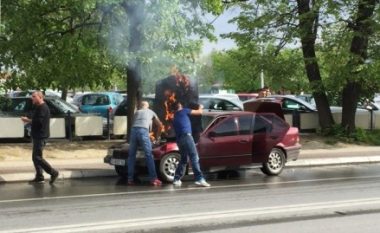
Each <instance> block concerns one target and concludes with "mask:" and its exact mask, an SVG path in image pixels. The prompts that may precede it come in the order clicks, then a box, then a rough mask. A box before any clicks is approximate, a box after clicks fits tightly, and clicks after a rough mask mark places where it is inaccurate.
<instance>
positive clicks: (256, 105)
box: [244, 101, 285, 120]
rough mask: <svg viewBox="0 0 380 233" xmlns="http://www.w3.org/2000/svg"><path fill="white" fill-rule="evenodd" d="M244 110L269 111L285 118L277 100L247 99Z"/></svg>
mask: <svg viewBox="0 0 380 233" xmlns="http://www.w3.org/2000/svg"><path fill="white" fill-rule="evenodd" d="M244 111H249V112H271V113H274V114H276V115H277V116H279V117H281V118H282V119H284V120H285V117H284V113H283V111H282V108H281V104H280V103H278V102H261V101H248V102H245V103H244Z"/></svg>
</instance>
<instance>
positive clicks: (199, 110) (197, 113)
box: [190, 104, 203, 115]
mask: <svg viewBox="0 0 380 233" xmlns="http://www.w3.org/2000/svg"><path fill="white" fill-rule="evenodd" d="M202 112H203V105H202V104H200V105H199V107H198V109H196V110H194V109H192V110H191V112H190V114H191V115H202Z"/></svg>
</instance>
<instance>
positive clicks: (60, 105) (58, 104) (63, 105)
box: [49, 98, 79, 113]
mask: <svg viewBox="0 0 380 233" xmlns="http://www.w3.org/2000/svg"><path fill="white" fill-rule="evenodd" d="M49 101H50V102H51V103H52V104H53V105H54V106H56V107H57V108H59V109H61V110H62V111H64V112H65V113H67V112H68V111H70V112H71V113H78V112H79V111H78V110H77V109H75V108H74V107H73V106H71V105H70V104H69V103H67V102H65V101H63V100H61V99H59V98H52V99H49Z"/></svg>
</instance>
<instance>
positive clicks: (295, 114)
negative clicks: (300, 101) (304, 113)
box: [292, 110, 301, 130]
mask: <svg viewBox="0 0 380 233" xmlns="http://www.w3.org/2000/svg"><path fill="white" fill-rule="evenodd" d="M292 118H293V119H292V121H293V127H297V128H298V130H301V122H300V121H301V117H300V113H299V111H297V110H293V112H292Z"/></svg>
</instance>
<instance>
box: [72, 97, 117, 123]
mask: <svg viewBox="0 0 380 233" xmlns="http://www.w3.org/2000/svg"><path fill="white" fill-rule="evenodd" d="M76 101H77V104H78V106H79V109H80V110H81V111H82V112H84V113H98V114H100V115H101V116H102V117H104V118H107V114H108V113H109V112H112V111H113V109H114V108H116V106H117V105H118V104H120V103H121V102H122V101H123V96H122V95H120V94H119V93H116V92H101V93H100V92H99V93H87V94H83V95H82V96H80V97H78V99H77V100H76Z"/></svg>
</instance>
